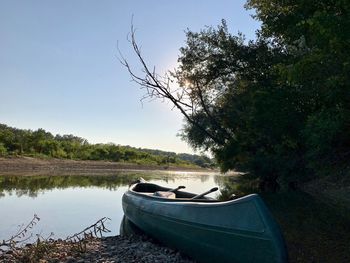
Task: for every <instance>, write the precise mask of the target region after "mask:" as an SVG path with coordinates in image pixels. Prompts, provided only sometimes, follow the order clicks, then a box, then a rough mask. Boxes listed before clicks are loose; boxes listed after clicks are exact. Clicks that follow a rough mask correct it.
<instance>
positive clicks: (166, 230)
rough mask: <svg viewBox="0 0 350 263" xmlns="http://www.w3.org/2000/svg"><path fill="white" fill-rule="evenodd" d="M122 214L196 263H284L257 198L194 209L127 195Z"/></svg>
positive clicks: (270, 221)
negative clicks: (197, 262)
mask: <svg viewBox="0 0 350 263" xmlns="http://www.w3.org/2000/svg"><path fill="white" fill-rule="evenodd" d="M123 209H124V213H125V216H126V217H127V218H128V219H129V220H130V221H131V222H133V223H134V224H135V225H137V226H138V227H139V228H141V229H142V230H143V231H145V232H146V233H147V234H149V235H150V236H153V237H154V238H156V239H158V240H160V241H162V242H164V243H165V244H167V245H169V246H171V247H174V248H177V249H179V250H180V251H182V252H184V253H185V254H188V255H189V256H191V257H192V258H194V259H196V260H198V261H199V262H261V263H263V262H269V263H271V262H287V253H286V249H285V244H284V240H283V237H282V235H281V232H280V230H279V227H278V226H277V224H276V223H275V221H274V220H273V218H272V216H271V215H270V213H269V211H268V210H267V208H266V206H265V205H264V203H263V201H262V200H261V199H260V197H259V196H258V195H250V196H246V197H243V198H240V199H237V200H233V201H228V202H218V203H196V202H174V201H167V200H166V199H165V200H164V199H163V198H154V197H145V196H142V195H139V194H137V193H135V192H133V191H128V192H126V193H125V194H124V196H123Z"/></svg>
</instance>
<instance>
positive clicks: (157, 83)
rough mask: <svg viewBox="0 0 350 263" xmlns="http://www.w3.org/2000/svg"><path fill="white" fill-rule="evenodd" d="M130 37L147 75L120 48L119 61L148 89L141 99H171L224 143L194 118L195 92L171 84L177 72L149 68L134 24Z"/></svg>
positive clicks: (220, 141)
mask: <svg viewBox="0 0 350 263" xmlns="http://www.w3.org/2000/svg"><path fill="white" fill-rule="evenodd" d="M130 37H131V39H129V41H130V43H131V45H132V48H133V50H134V52H135V54H136V56H137V58H138V60H139V62H140V64H141V66H142V72H144V74H145V75H144V76H142V77H141V76H139V75H137V74H136V73H135V72H134V71H133V69H132V68H131V66H130V64H129V63H128V61H127V60H126V59H125V58H124V56H123V55H122V53H121V52H120V50H119V49H118V50H119V55H120V58H119V61H120V63H121V64H122V65H123V66H125V67H126V69H127V70H128V72H129V74H130V76H131V79H132V81H134V82H135V83H137V84H138V85H139V86H140V88H141V89H145V90H146V94H145V95H144V96H143V97H142V98H141V101H143V100H145V99H149V100H154V99H161V100H163V101H170V102H171V103H172V104H173V108H177V109H178V110H179V111H180V112H181V113H182V114H183V115H184V117H185V118H186V120H187V121H188V122H189V123H191V124H192V125H194V126H196V127H197V128H198V129H200V130H201V131H202V132H203V133H205V134H206V135H207V136H208V137H209V138H210V139H211V140H213V141H214V142H215V143H216V144H218V145H223V144H224V142H225V138H222V137H221V136H220V138H219V136H216V135H215V134H212V133H211V132H210V131H209V130H208V129H207V128H206V127H204V126H202V125H201V124H200V123H198V122H197V121H195V120H194V118H193V116H194V114H195V113H196V108H197V105H196V103H195V101H194V98H193V94H192V93H191V92H190V91H189V90H187V89H186V87H181V88H178V87H176V88H173V87H172V86H171V83H173V82H174V80H173V79H172V78H171V77H174V76H175V75H176V74H172V73H170V76H169V74H165V75H164V76H160V75H159V74H157V73H156V69H155V67H153V69H152V70H150V69H149V67H148V66H147V63H146V62H145V60H144V58H143V57H142V55H141V50H140V47H139V45H138V44H137V42H136V39H135V28H134V26H133V24H131V32H130ZM202 103H204V100H202ZM204 110H205V112H206V113H207V114H208V113H209V111H208V109H207V108H205V109H204Z"/></svg>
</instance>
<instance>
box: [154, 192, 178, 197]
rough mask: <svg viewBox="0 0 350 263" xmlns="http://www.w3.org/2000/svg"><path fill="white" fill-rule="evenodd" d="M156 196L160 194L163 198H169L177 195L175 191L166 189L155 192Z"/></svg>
mask: <svg viewBox="0 0 350 263" xmlns="http://www.w3.org/2000/svg"><path fill="white" fill-rule="evenodd" d="M153 195H154V196H159V197H163V198H169V199H175V198H176V195H175V193H173V192H166V191H157V192H154V194H153Z"/></svg>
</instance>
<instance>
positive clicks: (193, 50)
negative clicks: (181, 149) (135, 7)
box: [122, 0, 350, 190]
mask: <svg viewBox="0 0 350 263" xmlns="http://www.w3.org/2000/svg"><path fill="white" fill-rule="evenodd" d="M246 6H247V8H254V9H255V11H256V16H255V17H256V18H257V19H258V20H260V21H261V22H262V27H261V30H259V32H258V33H257V39H256V40H254V41H248V42H247V41H245V39H244V37H243V36H242V35H240V34H238V35H237V36H234V35H232V34H230V33H229V32H228V28H227V26H226V23H225V21H223V22H222V24H221V25H219V26H218V27H208V28H206V29H205V30H201V31H200V32H192V31H188V32H187V33H186V36H187V41H186V44H185V46H184V47H182V48H181V49H180V52H181V54H180V57H179V59H178V62H179V67H178V68H177V69H176V70H175V71H174V72H172V73H170V74H166V75H165V76H160V75H159V74H157V73H156V72H154V70H151V69H150V68H149V67H148V65H147V64H146V63H145V61H144V60H143V57H142V55H141V52H140V49H139V47H138V44H137V42H136V40H135V34H134V29H133V28H132V29H131V30H132V32H131V41H132V45H133V48H134V51H135V53H136V56H137V57H138V58H139V60H140V62H141V65H142V67H143V72H144V73H145V75H144V76H142V75H141V76H140V75H138V74H136V73H135V71H133V69H132V68H131V67H130V65H129V64H128V62H127V61H126V60H125V59H122V63H123V64H124V65H125V66H126V68H127V69H128V71H129V73H130V74H131V76H132V78H133V80H134V81H135V82H137V83H138V84H139V85H140V86H141V87H142V88H144V89H145V90H146V95H145V97H144V98H149V97H150V98H159V99H166V100H168V101H170V102H171V103H173V105H174V107H176V108H177V109H179V110H180V112H181V113H182V114H183V115H184V117H185V123H184V128H183V130H182V138H183V139H184V140H186V141H187V142H188V143H189V144H190V145H191V146H192V147H193V148H195V149H200V150H210V151H211V152H212V153H213V154H214V156H215V158H216V159H217V161H218V163H219V165H220V167H221V169H222V170H223V171H227V170H230V169H240V170H243V171H248V172H250V174H251V175H255V176H257V177H258V178H260V181H261V188H262V189H265V190H276V189H278V187H280V185H286V186H288V185H289V186H295V184H296V183H297V182H302V181H304V180H308V179H310V178H312V177H313V176H315V175H317V174H318V173H319V171H320V170H322V169H320V168H321V167H323V168H325V167H327V166H329V165H331V164H332V165H335V166H339V165H342V164H346V163H348V159H349V158H347V157H348V156H349V154H350V133H349V132H348V131H349V130H350V121H349V120H350V92H349V83H350V82H349V78H350V74H349V73H350V62H349V61H350V51H349V50H350V46H349V43H350V17H349V14H350V12H349V11H350V2H348V1H343V0H331V1H325V0H324V1H277V0H272V1H271V0H250V1H248V2H247V5H246ZM174 82H177V84H178V85H179V86H180V88H179V87H178V86H176V85H174V86H172V85H171V83H174Z"/></svg>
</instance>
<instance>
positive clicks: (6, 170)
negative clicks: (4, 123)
mask: <svg viewBox="0 0 350 263" xmlns="http://www.w3.org/2000/svg"><path fill="white" fill-rule="evenodd" d="M140 170H162V171H189V172H210V171H212V170H207V169H203V168H188V167H176V166H158V165H142V164H134V163H119V162H108V161H77V160H67V159H39V158H32V157H12V158H0V175H24V176H26V175H28V176H30V175H108V174H115V173H116V172H118V171H140Z"/></svg>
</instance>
